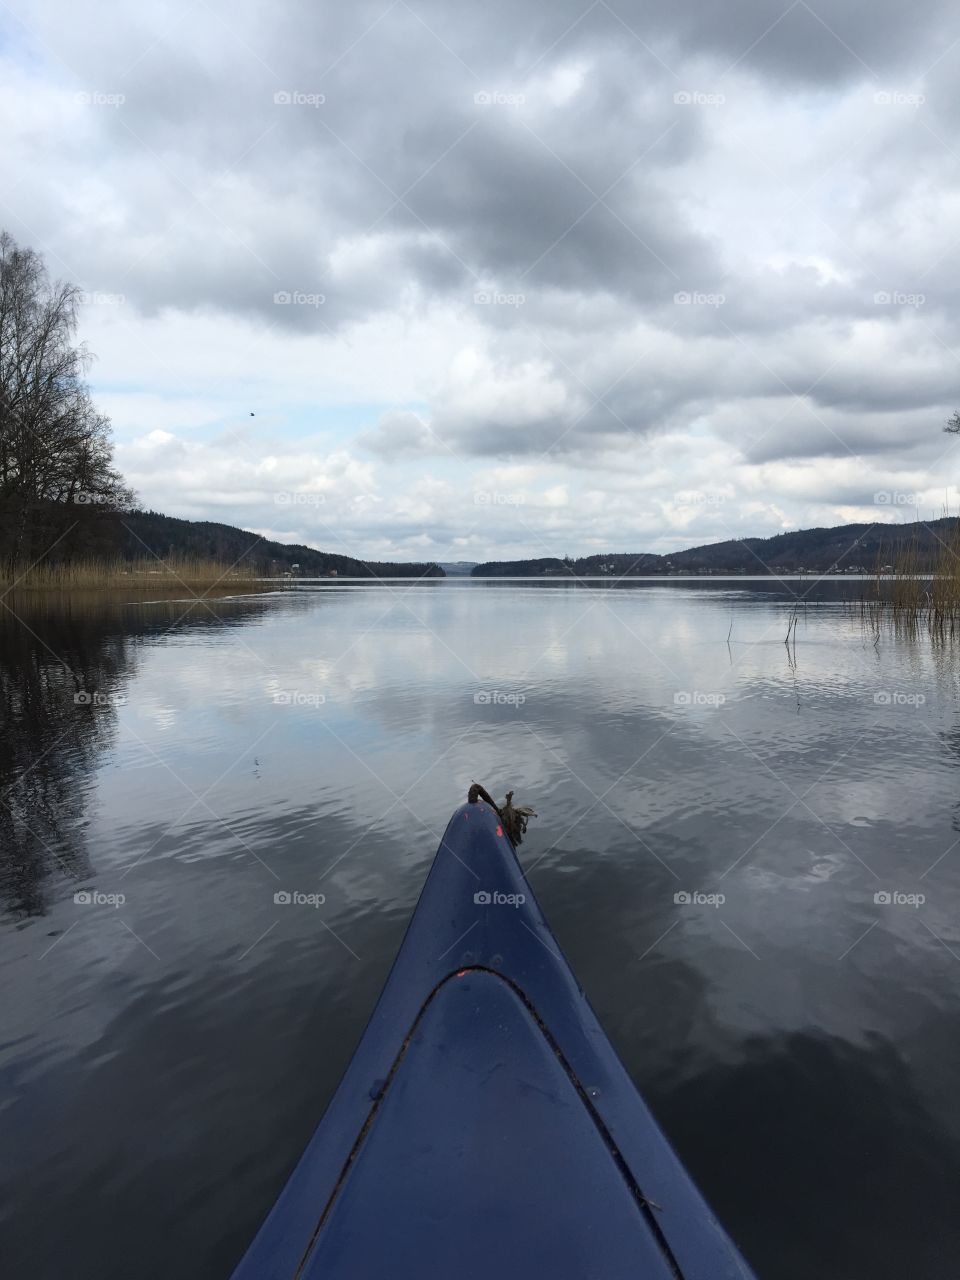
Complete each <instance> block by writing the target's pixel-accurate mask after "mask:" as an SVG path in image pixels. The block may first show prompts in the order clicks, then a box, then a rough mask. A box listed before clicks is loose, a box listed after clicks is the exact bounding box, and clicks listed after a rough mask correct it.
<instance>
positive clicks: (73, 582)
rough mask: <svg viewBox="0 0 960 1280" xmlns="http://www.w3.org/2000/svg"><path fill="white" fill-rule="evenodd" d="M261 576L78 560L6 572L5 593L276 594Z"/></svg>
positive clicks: (214, 567)
mask: <svg viewBox="0 0 960 1280" xmlns="http://www.w3.org/2000/svg"><path fill="white" fill-rule="evenodd" d="M274 585H275V584H271V583H269V582H268V581H267V580H266V579H264V578H263V577H262V576H261V575H260V574H259V573H257V572H256V571H255V570H253V569H250V568H244V567H243V566H241V565H230V564H220V563H218V562H217V561H215V560H203V559H193V558H171V559H169V560H164V561H159V560H153V559H150V560H139V561H112V562H111V561H104V560H89V561H82V560H81V561H75V562H73V563H68V564H56V565H49V564H39V565H33V566H29V567H26V568H24V569H16V568H12V567H10V566H5V567H0V590H3V591H11V590H16V591H18V592H19V591H108V590H116V591H124V592H126V591H132V592H135V593H137V595H142V594H143V593H145V592H153V593H156V594H158V595H176V594H183V592H184V591H186V592H187V593H188V594H190V593H195V594H197V595H201V594H205V593H208V592H211V591H218V592H220V591H222V592H231V591H237V590H243V591H250V590H257V589H260V590H264V589H271V588H272V587H273V586H274Z"/></svg>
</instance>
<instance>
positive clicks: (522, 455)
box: [0, 0, 960, 555]
mask: <svg viewBox="0 0 960 1280" xmlns="http://www.w3.org/2000/svg"><path fill="white" fill-rule="evenodd" d="M2 21H3V24H4V26H5V28H6V31H5V34H6V39H5V41H4V42H3V44H2V45H0V49H2V50H3V52H2V53H0V70H2V73H3V74H2V77H0V86H2V87H0V160H2V163H3V166H4V171H5V172H6V173H8V174H11V175H12V180H11V181H10V182H9V183H8V185H7V188H6V189H5V192H4V196H3V200H4V211H3V215H2V218H0V222H3V224H4V225H6V226H7V227H8V229H9V230H10V231H12V232H13V234H14V235H16V236H17V237H18V238H19V239H21V240H22V241H24V242H26V243H30V244H32V245H34V246H35V247H36V248H38V249H40V250H41V251H42V252H43V253H44V254H45V255H46V256H47V259H48V261H49V263H50V265H51V268H52V269H53V270H54V272H56V273H57V274H60V275H63V276H66V277H69V278H72V279H75V280H76V281H77V282H78V283H79V284H80V285H81V286H82V287H83V288H84V289H85V290H87V291H88V295H89V297H90V305H88V306H87V307H85V308H84V313H83V319H82V324H83V329H84V334H85V336H87V337H88V338H89V340H90V342H91V345H92V346H93V347H94V349H95V350H96V351H97V352H98V354H99V356H100V360H99V363H98V364H97V365H96V366H95V368H94V371H93V378H94V383H95V390H96V392H97V396H98V400H99V401H100V402H101V403H102V404H103V405H104V407H105V408H106V409H107V410H108V411H109V412H110V413H111V415H112V417H113V419H114V421H115V424H116V428H117V432H118V436H119V439H120V441H121V450H120V458H121V461H122V463H123V465H124V466H125V467H126V468H127V469H128V471H129V473H130V478H131V481H132V482H133V483H134V484H135V485H136V486H137V487H138V488H139V490H140V492H141V494H142V496H143V497H144V500H145V501H147V502H149V503H150V505H153V506H158V507H165V508H166V509H169V510H171V511H175V512H176V513H179V514H189V515H194V516H197V515H203V514H210V513H212V512H214V511H216V512H219V513H221V515H222V518H229V519H231V520H233V521H235V522H237V523H240V524H245V525H248V526H255V527H257V528H264V529H271V530H275V531H276V530H279V531H280V532H281V533H282V534H283V535H284V536H290V537H291V538H294V537H295V538H299V539H305V538H306V539H310V540H313V541H315V542H321V543H323V542H326V544H329V542H330V537H331V534H330V532H329V530H331V529H332V530H333V531H334V532H335V534H336V536H337V538H340V539H353V540H355V543H354V546H353V547H352V549H353V550H355V551H357V552H358V553H363V552H368V553H370V554H374V553H380V554H394V553H396V554H401V553H402V552H403V551H404V550H405V549H409V548H410V547H412V546H414V545H416V546H419V547H420V548H421V549H422V550H423V551H424V552H426V551H428V550H431V549H436V554H438V555H448V554H450V553H451V550H453V549H454V548H458V549H461V550H462V549H463V548H464V547H469V548H474V549H476V551H477V553H478V554H480V555H486V554H496V553H497V552H498V551H503V550H504V549H506V548H508V547H510V548H513V549H514V550H515V551H517V553H526V552H533V551H534V550H535V549H536V546H537V545H539V544H541V543H542V544H544V545H547V546H549V547H550V548H551V549H552V550H554V551H556V550H571V549H572V550H576V549H577V547H579V546H581V545H583V546H588V545H589V546H592V545H595V543H596V542H597V540H600V541H603V540H606V542H605V544H604V545H606V546H607V547H609V548H611V549H613V548H624V549H626V548H635V549H638V550H639V549H643V548H644V547H649V548H650V549H658V547H660V548H662V547H663V546H664V545H667V544H670V545H673V544H672V543H671V539H673V538H675V537H676V538H681V539H682V538H687V539H688V540H691V541H706V540H708V539H709V538H711V537H722V536H727V535H725V533H724V529H725V528H726V527H728V526H730V527H732V526H736V527H737V528H739V527H740V526H741V524H742V522H743V521H752V522H753V523H754V525H755V527H754V528H753V529H752V530H751V531H753V532H757V533H763V532H773V531H776V529H777V528H779V527H783V525H784V522H786V523H787V524H790V523H793V524H799V523H803V522H809V521H811V520H814V521H818V522H820V523H829V522H831V521H833V520H835V519H842V518H844V517H843V515H841V514H840V513H843V512H849V511H860V512H863V511H867V512H869V511H870V510H872V506H871V504H872V496H871V495H872V494H873V493H874V492H875V491H877V490H880V489H883V488H887V489H889V488H890V487H891V485H892V484H893V483H894V481H895V478H896V477H897V476H898V475H901V474H902V475H903V476H905V477H909V483H910V491H911V492H916V493H918V494H921V495H923V500H924V501H929V500H932V498H933V495H934V494H936V493H939V492H942V490H943V488H944V485H945V484H946V485H947V486H948V487H949V480H950V476H949V468H950V467H951V466H952V465H953V463H954V462H955V460H956V457H955V455H954V454H952V453H951V452H950V448H949V445H950V442H949V441H947V440H945V438H944V437H942V436H941V435H940V434H939V427H940V425H941V424H942V421H943V420H944V419H945V418H946V417H947V416H948V415H949V413H950V412H951V411H952V409H953V407H954V404H953V400H954V395H955V388H956V361H957V356H956V347H957V341H958V339H960V285H958V284H957V280H958V274H957V269H956V268H957V266H958V254H960V245H958V243H957V239H956V234H955V227H956V210H957V207H958V204H960V183H958V179H957V176H956V163H955V155H954V148H953V145H952V141H951V139H952V138H953V137H955V134H956V124H957V114H958V113H957V108H956V105H955V95H954V93H953V85H954V84H955V81H956V73H957V70H958V63H960V47H955V46H954V44H953V43H951V42H952V35H950V9H949V6H948V5H947V4H946V2H945V0H934V2H933V3H930V4H928V5H926V6H924V7H923V8H922V9H921V10H917V9H913V10H910V9H908V8H905V7H904V6H903V5H902V3H900V0H876V2H875V3H873V4H872V5H870V6H869V7H864V5H863V4H862V3H861V0H835V2H834V3H832V4H831V5H830V6H829V7H827V6H824V5H822V4H820V3H808V2H807V0H795V2H794V3H792V4H789V5H786V6H784V5H782V4H780V3H773V2H772V0H734V3H732V4H729V5H724V6H722V7H718V6H716V5H715V4H708V3H706V0H698V2H697V3H694V4H692V5H686V6H679V7H678V6H677V5H676V4H674V3H668V0H653V3H644V4H641V3H640V0H616V2H614V0H610V2H609V3H608V2H607V0H600V3H598V4H594V5H592V6H588V7H584V6H583V4H582V2H581V0H576V2H575V0H554V2H552V3H550V4H547V3H546V0H524V2H523V3H521V4H517V3H516V2H515V0H510V3H507V2H506V0H491V3H490V4H488V5H485V6H482V7H473V8H463V7H462V6H457V7H452V8H451V6H449V5H446V4H443V3H441V0H409V3H408V0H397V3H395V4H390V3H388V0H377V2H376V3H375V2H374V0H360V3H358V4H356V5H350V6H316V5H311V4H308V3H307V2H306V0H297V2H296V3H294V4H292V5H290V6H287V7H285V8H284V9H282V10H281V11H276V12H273V11H268V10H267V9H265V8H264V7H263V6H262V5H259V4H256V3H254V2H253V0H241V3H239V4H236V3H231V4H229V5H228V4H227V3H226V0H213V2H212V3H211V4H205V5H202V6H200V7H199V9H198V8H196V7H190V6H187V5H185V4H183V3H181V2H180V0H157V3H156V4H152V5H150V6H133V7H127V8H126V9H121V10H117V11H116V13H114V14H112V15H111V21H110V22H109V23H108V24H106V23H104V22H103V21H102V20H101V19H100V17H99V15H98V14H97V12H96V10H95V9H94V8H93V6H92V5H91V4H89V3H88V2H87V0H80V3H71V4H67V3H66V0H31V2H30V4H29V5H28V4H27V3H26V0H11V4H10V5H9V6H8V7H7V9H6V10H5V13H4V17H3V19H2ZM252 411H256V413H257V414H258V418H257V425H256V430H255V431H254V432H253V434H252V435H251V433H250V428H249V424H247V425H244V423H245V420H246V418H247V417H248V416H249V412H252ZM261 428H262V429H261ZM168 437H169V438H168ZM707 458H709V459H710V472H709V474H701V472H702V461H703V460H704V459H707ZM491 466H494V467H496V466H500V467H501V468H503V467H506V468H511V467H512V468H520V469H521V471H522V469H523V468H533V469H535V472H536V474H529V475H528V474H526V473H524V479H523V480H518V481H515V482H511V481H502V480H495V481H494V482H490V481H489V479H488V478H487V477H489V469H490V467H491ZM271 468H272V469H271ZM844 468H847V470H844ZM516 474H518V475H519V474H521V472H516ZM491 483H492V484H493V487H491ZM511 483H515V484H516V493H517V494H519V495H522V498H523V501H517V502H515V503H512V504H511V503H507V502H502V503H499V504H497V503H494V502H490V503H488V504H487V508H486V509H484V508H483V504H482V503H481V504H476V503H474V502H473V500H472V498H471V497H470V496H469V495H472V494H474V493H476V492H480V493H487V492H492V493H498V492H503V493H508V494H509V493H513V492H514V490H513V489H511V488H510V487H509V485H510V484H511ZM703 484H706V485H707V486H708V487H709V490H710V492H711V493H712V494H713V495H714V500H713V505H712V506H711V505H710V504H709V503H699V504H698V503H686V504H684V503H683V502H679V503H678V502H677V500H676V497H675V495H676V494H678V493H679V494H684V493H688V492H690V491H691V490H693V489H694V488H695V487H696V486H697V485H703ZM283 485H286V486H287V488H288V489H289V491H291V492H294V491H297V492H300V491H303V492H312V493H314V494H315V495H323V496H324V497H325V499H327V500H328V502H329V505H325V506H324V518H323V519H321V518H320V511H319V508H320V505H322V504H318V507H317V509H316V510H310V509H308V508H306V507H305V506H301V507H300V508H299V509H298V508H296V507H294V506H292V505H291V509H290V510H289V511H287V512H286V513H285V519H284V521H280V520H278V519H277V509H276V503H275V502H274V496H273V495H274V494H275V493H276V492H277V491H285V490H283ZM485 485H486V486H487V488H484V487H483V486H485ZM497 485H503V486H506V487H502V488H497V487H496V486H497ZM278 486H279V490H278ZM298 486H299V488H298ZM761 492H762V493H763V495H764V497H763V501H759V499H758V494H760V493H761ZM549 494H553V495H555V496H556V495H560V494H562V495H563V501H562V502H561V501H559V500H557V501H554V500H553V499H548V498H547V497H546V495H549ZM465 495H467V497H466V501H465V497H464V496H465ZM721 497H722V503H721ZM721 513H722V514H721ZM877 514H878V517H879V518H884V519H887V518H890V516H891V514H893V515H894V516H896V515H899V514H900V512H899V511H897V512H893V513H891V512H890V511H889V510H886V511H881V512H878V513H877ZM332 515H335V519H333V518H328V517H331V516H332Z"/></svg>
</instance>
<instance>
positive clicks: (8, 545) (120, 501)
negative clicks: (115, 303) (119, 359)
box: [0, 232, 134, 565]
mask: <svg viewBox="0 0 960 1280" xmlns="http://www.w3.org/2000/svg"><path fill="white" fill-rule="evenodd" d="M81 299H82V294H81V290H80V289H79V287H78V286H77V285H73V284H69V283H67V282H64V281H62V280H51V278H50V276H49V273H48V272H47V269H46V266H45V265H44V262H43V260H42V258H41V257H40V255H39V254H38V253H37V252H36V251H35V250H33V249H30V248H24V247H22V246H20V245H18V244H17V242H16V241H15V240H14V238H13V237H12V236H11V235H9V234H8V233H7V232H0V559H2V560H3V561H5V562H6V563H7V564H13V565H17V564H26V563H30V562H32V561H34V560H36V559H37V558H46V557H51V558H55V559H63V558H66V557H68V556H72V555H76V554H77V553H78V552H80V553H85V554H95V553H96V552H97V551H98V550H101V549H102V548H103V547H105V546H106V545H108V544H109V542H110V541H111V538H112V526H111V523H110V521H109V516H110V514H111V513H116V512H119V511H123V510H126V509H127V508H129V507H130V506H132V505H133V502H134V495H133V493H132V491H131V490H130V489H129V487H128V486H127V485H126V484H125V483H124V481H123V478H122V476H121V475H120V474H119V472H118V471H117V470H116V469H115V468H114V466H113V449H112V444H111V439H110V420H109V419H108V418H107V417H106V416H105V415H104V414H102V413H100V412H99V411H98V409H97V408H96V406H95V405H94V403H93V400H92V398H91V396H90V390H89V387H88V386H87V383H86V379H85V374H86V370H87V368H88V365H89V362H90V353H89V351H88V350H87V348H86V347H85V346H84V345H83V344H82V343H80V342H78V341H77V321H78V316H79V309H80V305H81ZM68 535H69V536H68ZM57 548H59V551H57Z"/></svg>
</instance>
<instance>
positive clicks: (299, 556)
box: [119, 511, 444, 578]
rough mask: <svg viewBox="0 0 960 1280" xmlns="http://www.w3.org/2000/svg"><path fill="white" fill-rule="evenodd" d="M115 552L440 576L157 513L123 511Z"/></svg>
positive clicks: (270, 570)
mask: <svg viewBox="0 0 960 1280" xmlns="http://www.w3.org/2000/svg"><path fill="white" fill-rule="evenodd" d="M119 519H120V525H119V538H120V554H121V556H122V557H123V558H124V559H125V560H142V559H144V558H146V557H149V556H151V555H154V556H158V557H159V558H160V559H161V560H166V559H169V558H170V557H171V556H179V557H183V556H188V557H196V558H198V559H204V560H217V561H219V562H220V563H223V564H230V565H234V564H236V565H243V566H244V567H245V568H250V567H251V566H252V567H254V568H255V569H256V570H257V571H258V572H260V573H263V574H282V573H286V572H288V571H290V572H292V571H293V566H294V565H298V566H299V568H298V570H297V572H298V573H299V574H300V575H301V576H302V577H306V578H310V577H321V578H322V577H326V576H327V575H328V574H331V573H336V574H337V575H338V576H339V577H350V578H365V577H377V578H399V577H424V576H425V577H430V578H442V577H443V576H444V573H443V570H442V569H441V568H440V566H439V565H437V564H400V563H397V564H394V563H390V562H383V561H365V560H357V559H354V558H353V557H352V556H343V555H339V554H338V553H336V552H332V551H316V550H314V548H313V547H304V546H300V545H299V544H287V543H285V542H269V541H267V540H266V539H264V538H261V537H260V536H259V534H256V533H251V532H250V531H249V530H246V529H236V528H234V527H233V525H229V524H215V523H213V522H212V521H210V520H179V519H177V518H176V517H175V516H165V515H161V514H160V513H159V512H158V511H133V512H127V513H126V514H125V515H122V516H121V517H120V518H119Z"/></svg>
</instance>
